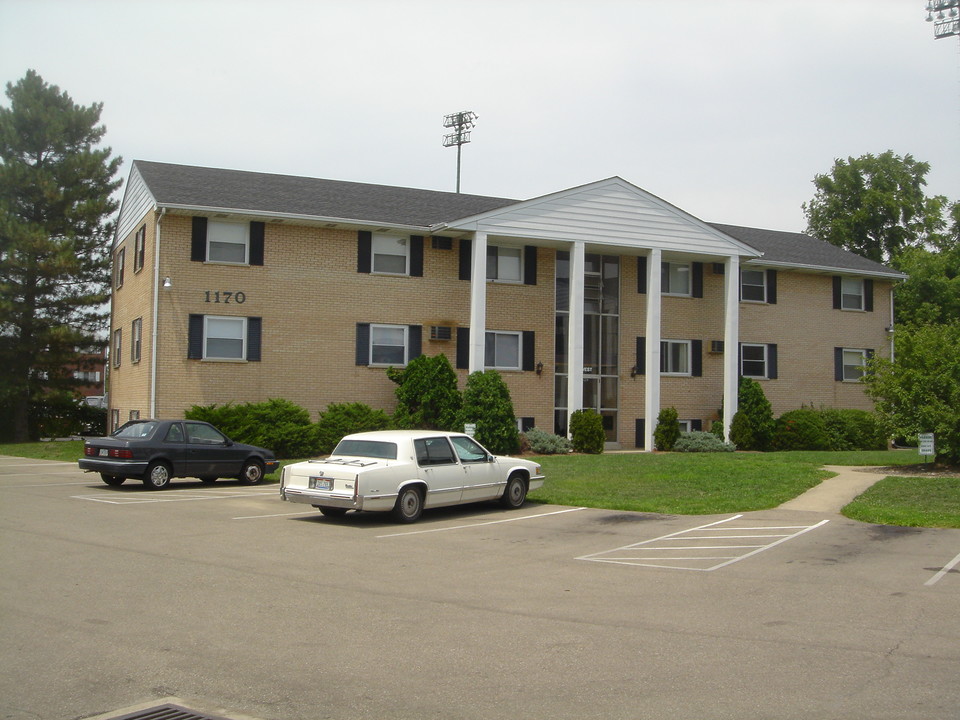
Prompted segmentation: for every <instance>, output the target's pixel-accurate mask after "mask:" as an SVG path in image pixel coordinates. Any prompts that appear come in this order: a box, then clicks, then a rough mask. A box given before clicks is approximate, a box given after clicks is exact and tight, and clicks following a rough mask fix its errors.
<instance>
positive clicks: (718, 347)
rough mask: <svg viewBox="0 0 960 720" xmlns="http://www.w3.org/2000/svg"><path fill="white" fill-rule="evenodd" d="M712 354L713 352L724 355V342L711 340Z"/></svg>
mask: <svg viewBox="0 0 960 720" xmlns="http://www.w3.org/2000/svg"><path fill="white" fill-rule="evenodd" d="M710 352H712V353H722V352H723V340H711V341H710Z"/></svg>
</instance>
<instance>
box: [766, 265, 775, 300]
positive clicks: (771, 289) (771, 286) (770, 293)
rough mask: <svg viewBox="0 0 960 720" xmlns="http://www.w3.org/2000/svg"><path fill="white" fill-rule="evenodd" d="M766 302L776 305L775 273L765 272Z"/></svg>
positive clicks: (771, 271)
mask: <svg viewBox="0 0 960 720" xmlns="http://www.w3.org/2000/svg"><path fill="white" fill-rule="evenodd" d="M767 302H768V303H770V304H771V305H776V304H777V271H776V270H767Z"/></svg>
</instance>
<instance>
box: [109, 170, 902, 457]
mask: <svg viewBox="0 0 960 720" xmlns="http://www.w3.org/2000/svg"><path fill="white" fill-rule="evenodd" d="M113 254H114V274H113V297H112V302H113V305H112V319H111V352H110V362H111V374H110V388H109V398H110V410H111V423H112V425H113V426H116V425H117V424H119V423H122V422H124V421H126V420H128V419H130V418H136V417H180V416H182V415H183V413H184V412H185V411H186V410H187V409H189V408H190V407H191V406H192V405H195V404H196V405H207V404H211V403H219V404H223V403H228V402H234V403H241V402H259V401H263V400H267V399H269V398H285V399H288V400H291V401H293V402H295V403H297V404H299V405H301V406H302V407H304V408H306V409H308V410H309V411H310V412H311V413H312V414H313V415H314V416H316V413H318V412H320V411H322V410H324V409H325V408H326V407H327V405H329V404H331V403H340V402H363V403H366V404H368V405H370V406H372V407H375V408H383V409H385V410H387V411H391V410H392V409H393V407H394V402H395V400H394V393H393V391H394V388H395V385H394V384H393V383H392V382H391V381H390V380H389V379H388V378H387V375H386V369H387V368H388V367H390V366H403V365H405V364H406V363H408V362H409V361H410V360H411V359H413V358H415V357H417V356H418V355H420V354H429V355H436V354H438V353H442V354H444V355H446V356H447V357H448V359H449V360H450V362H451V364H452V365H453V366H454V367H455V368H457V372H458V375H459V377H460V381H461V387H462V386H463V383H464V382H465V380H466V376H467V374H468V373H471V372H475V371H478V370H483V369H486V368H495V369H497V370H498V371H500V372H501V374H502V375H503V377H504V379H505V380H506V382H507V384H508V386H509V388H510V392H511V396H512V398H513V402H514V407H515V410H516V414H517V416H518V417H519V418H520V421H521V423H522V424H523V426H524V427H530V426H537V427H540V428H543V429H546V430H549V431H552V432H556V433H558V434H564V433H566V430H567V419H568V417H569V413H570V412H572V411H574V410H577V409H580V408H593V409H595V410H597V411H598V412H599V413H600V414H601V416H602V417H603V419H604V427H605V430H606V433H607V440H608V442H609V443H610V444H611V446H616V445H619V446H622V447H642V448H651V447H652V433H653V429H654V427H653V426H654V425H655V420H656V416H657V414H658V413H659V411H660V409H661V408H663V407H675V408H676V409H677V411H678V413H679V416H680V418H681V420H682V422H683V424H684V426H685V427H687V428H690V429H696V428H704V429H707V428H709V426H710V424H711V423H712V422H713V421H714V420H721V421H723V422H724V423H725V424H726V426H727V427H729V422H730V420H731V418H732V416H733V413H734V412H735V411H736V395H737V392H736V388H737V384H738V380H739V377H740V376H741V375H743V376H746V377H751V378H755V379H757V380H758V381H759V382H761V383H762V384H763V389H764V391H765V393H766V395H767V397H768V398H769V399H770V401H771V403H772V404H773V409H774V412H775V413H776V414H779V413H782V412H784V411H786V410H791V409H794V408H797V407H800V406H801V405H802V404H807V405H811V404H812V405H814V406H825V407H844V408H865V409H868V408H870V402H869V400H868V399H867V398H866V396H865V395H864V393H863V390H862V387H861V386H860V385H859V384H858V382H857V380H858V378H859V377H860V375H861V374H862V372H863V366H864V363H865V362H866V359H867V358H868V357H870V356H871V355H872V354H873V353H880V354H882V355H889V353H890V352H891V350H892V309H893V308H892V289H893V286H894V284H895V283H896V282H897V281H898V280H899V279H901V278H902V277H903V276H902V275H901V274H899V273H897V272H895V271H893V270H891V269H889V268H887V267H885V266H883V265H880V264H877V263H875V262H872V261H870V260H867V259H865V258H862V257H860V256H858V255H854V254H851V253H848V252H846V251H844V250H841V249H839V248H837V247H834V246H833V245H830V244H828V243H825V242H822V241H820V240H817V239H815V238H812V237H809V236H806V235H803V234H799V233H787V232H777V231H770V230H762V229H756V228H748V227H739V226H730V225H720V224H711V223H707V222H704V221H702V220H699V219H697V218H695V217H693V216H692V215H690V214H688V213H686V212H684V211H683V210H681V209H679V208H677V207H675V206H673V205H671V204H670V203H668V202H665V201H664V200H662V199H660V198H658V197H656V196H654V195H652V194H650V193H648V192H646V191H644V190H642V189H641V188H639V187H636V186H634V185H632V184H630V183H628V182H626V181H625V180H623V179H621V178H618V177H614V178H609V179H606V180H600V181H598V182H595V183H591V184H588V185H583V186H580V187H575V188H570V189H566V190H561V191H559V192H556V193H552V194H550V195H545V196H543V197H538V198H533V199H530V200H523V201H518V200H513V199H506V198H494V197H482V196H475V195H464V194H456V193H445V192H436V191H429V190H418V189H412V188H401V187H389V186H382V185H372V184H364V183H354V182H342V181H332V180H323V179H315V178H304V177H292V176H284V175H272V174H265V173H254V172H243V171H236V170H223V169H214V168H202V167H191V166H183V165H172V164H165V163H156V162H144V161H136V162H135V163H134V165H133V167H132V170H131V173H130V178H129V181H128V183H127V186H126V191H125V195H124V199H123V203H122V205H121V209H120V215H119V219H118V227H117V233H116V237H115V242H114V248H113ZM651 419H652V420H651Z"/></svg>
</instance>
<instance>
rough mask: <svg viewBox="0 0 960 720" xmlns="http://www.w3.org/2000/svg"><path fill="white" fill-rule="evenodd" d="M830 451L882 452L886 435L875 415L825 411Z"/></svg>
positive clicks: (847, 411)
mask: <svg viewBox="0 0 960 720" xmlns="http://www.w3.org/2000/svg"><path fill="white" fill-rule="evenodd" d="M820 412H821V413H822V414H823V419H824V422H825V423H826V426H827V434H828V436H829V438H830V449H831V450H884V449H886V447H887V438H886V433H884V431H883V428H882V427H881V426H880V421H879V419H878V418H877V416H876V415H874V414H873V413H870V412H867V411H866V410H840V409H825V410H821V411H820Z"/></svg>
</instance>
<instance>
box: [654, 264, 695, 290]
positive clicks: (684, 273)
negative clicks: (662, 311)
mask: <svg viewBox="0 0 960 720" xmlns="http://www.w3.org/2000/svg"><path fill="white" fill-rule="evenodd" d="M660 284H661V288H660V290H661V292H662V293H663V294H664V295H690V294H691V290H690V289H691V283H690V263H674V262H665V263H663V264H662V265H661V268H660Z"/></svg>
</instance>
